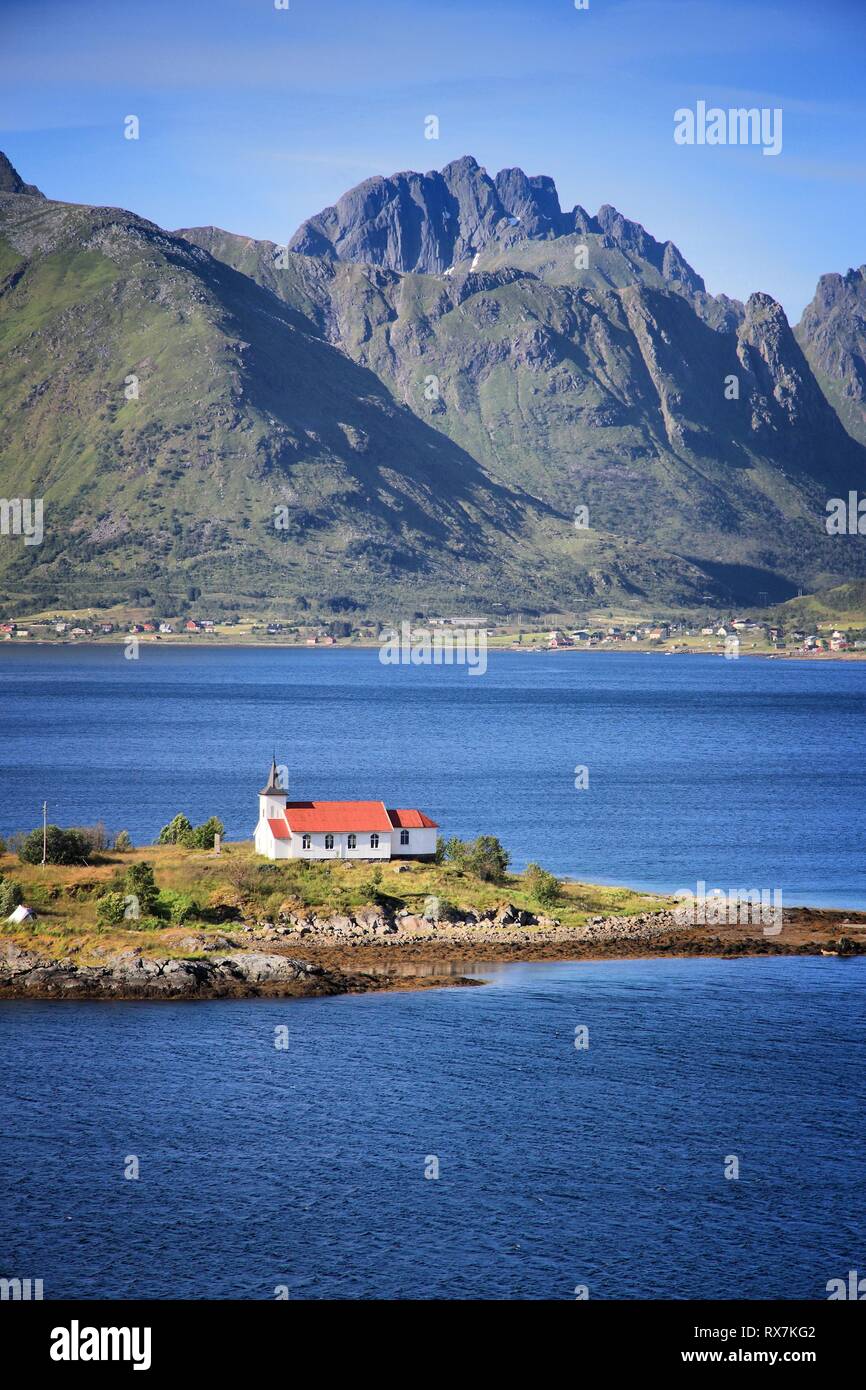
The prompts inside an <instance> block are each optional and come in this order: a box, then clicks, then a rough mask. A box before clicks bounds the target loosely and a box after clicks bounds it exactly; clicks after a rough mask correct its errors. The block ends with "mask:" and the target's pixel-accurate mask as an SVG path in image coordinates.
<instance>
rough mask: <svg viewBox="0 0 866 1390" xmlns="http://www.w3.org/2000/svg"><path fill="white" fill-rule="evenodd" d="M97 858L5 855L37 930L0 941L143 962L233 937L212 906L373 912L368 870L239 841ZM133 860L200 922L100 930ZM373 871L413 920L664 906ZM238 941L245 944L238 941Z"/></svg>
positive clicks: (573, 891)
mask: <svg viewBox="0 0 866 1390" xmlns="http://www.w3.org/2000/svg"><path fill="white" fill-rule="evenodd" d="M101 859H102V862H100V863H98V864H94V865H93V866H92V867H80V868H65V867H58V866H54V865H48V866H47V867H46V868H44V869H43V868H42V867H41V865H28V864H22V863H20V861H19V860H18V859H17V858H16V857H14V856H12V855H11V854H6V855H3V856H0V873H2V874H3V875H4V876H5V877H7V878H12V879H15V880H17V882H19V883H20V884H21V887H22V889H23V892H24V900H25V902H26V903H28V904H29V905H31V906H34V907H35V908H36V909H37V914H38V917H37V921H36V923H35V924H33V925H31V926H29V927H23V928H21V927H11V926H7V925H3V926H2V927H0V938H2V939H5V940H9V939H11V940H14V941H15V942H16V943H17V944H19V945H20V946H22V947H28V948H30V949H34V950H37V951H40V952H43V953H45V954H48V955H58V954H59V955H73V956H74V957H75V959H76V960H78V961H80V962H82V963H83V962H87V963H96V962H98V960H99V959H100V954H99V953H100V952H108V953H113V952H116V951H119V950H125V949H130V948H133V947H137V948H140V949H141V950H142V951H143V952H144V953H145V954H147V955H165V954H168V955H174V954H178V955H186V954H187V952H186V951H184V950H183V949H182V948H181V946H180V944H179V943H180V942H181V941H182V940H183V939H184V938H185V937H189V936H191V935H199V934H203V935H205V936H207V935H213V936H216V935H220V936H222V935H226V934H228V935H229V936H231V935H232V932H233V931H234V932H237V930H238V923H237V922H232V921H227V922H218V921H215V920H213V918H214V916H215V909H214V907H213V904H214V903H219V904H222V905H228V906H231V907H233V908H236V910H237V911H238V912H239V913H241V914H242V916H243V918H244V919H245V920H247V921H249V922H254V921H256V920H259V919H262V918H265V917H268V916H269V915H270V916H271V918H273V917H274V916H275V915H276V913H277V911H278V909H279V908H280V906H282V905H287V906H288V907H290V908H292V909H293V910H296V911H302V910H304V909H305V908H307V909H311V910H315V911H316V912H318V913H319V915H322V914H326V913H350V912H351V911H352V910H353V909H354V908H358V907H362V906H372V905H374V904H373V896H374V895H373V892H371V875H372V871H373V867H374V866H373V865H371V864H359V863H347V862H345V861H343V862H333V861H331V862H328V863H316V862H304V861H291V862H288V863H286V862H283V863H271V862H270V861H268V860H265V859H262V858H261V857H260V856H257V855H256V854H255V853H254V851H253V849H252V847H251V846H250V845H249V844H245V843H244V844H231V845H227V846H225V847H224V852H223V854H222V855H220V856H219V857H215V856H213V855H212V854H211V853H210V852H208V851H203V850H186V849H182V848H179V847H177V846H171V845H164V846H163V845H160V846H149V847H143V848H140V849H136V850H133V851H132V852H131V853H130V854H114V853H106V854H105V855H103V856H101ZM140 860H147V861H148V862H150V863H151V864H152V865H153V866H154V870H155V875H156V882H157V886H158V888H159V889H160V895H161V901H162V903H163V905H164V906H165V907H166V908H167V907H168V905H169V904H170V903H171V902H173V901H187V902H188V901H191V900H194V901H195V902H196V903H198V904H199V905H200V907H201V912H200V914H197V915H195V916H194V917H193V919H192V920H190V921H187V922H184V923H183V924H182V925H177V926H175V925H171V924H170V923H169V922H166V923H165V924H164V925H161V926H156V927H149V928H147V929H144V930H142V929H141V928H136V927H134V926H127V924H125V923H124V924H121V925H120V926H117V927H110V926H106V927H102V926H100V925H99V924H98V922H97V919H96V905H97V901H98V897H99V894H100V891H102V890H104V889H105V888H106V887H107V886H108V884H109V883H110V882H111V880H112V879H113V878H114V876H115V874H116V873H117V872H123V871H124V870H125V868H126V867H127V865H129V864H130V863H133V862H136V861H140ZM381 867H382V869H383V872H382V877H381V882H380V883H379V884H378V885H376V887H377V890H378V891H379V892H381V893H383V894H387V895H388V897H389V898H390V899H393V900H394V902H395V903H396V904H401V903H402V904H405V906H406V907H407V908H408V909H409V911H410V912H412V913H415V914H418V915H421V913H423V910H424V904H425V902H426V900H427V899H428V898H429V897H431V896H436V897H439V898H440V899H443V900H445V901H447V902H450V903H452V904H453V905H454V906H456V907H458V908H465V907H472V908H475V909H476V910H480V911H482V912H483V911H484V910H486V909H489V908H493V909H496V908H498V907H501V906H503V905H504V904H505V903H512V904H513V905H514V906H515V907H518V908H521V909H522V910H524V911H529V912H533V913H536V914H537V915H543V916H550V917H556V918H558V919H559V920H560V921H561V922H563V923H565V924H567V925H575V926H576V925H579V924H580V923H581V922H584V921H585V920H586V918H587V916H594V915H604V914H609V913H616V914H625V915H631V914H634V913H639V912H646V911H651V910H653V909H655V908H660V907H662V906H664V905H665V903H664V901H663V900H662V899H659V898H656V897H653V896H650V895H647V894H643V893H637V892H634V891H633V890H631V889H629V888H616V887H605V886H598V885H593V884H586V883H572V882H566V883H563V885H562V895H561V899H560V901H559V902H558V903H556V904H555V905H554V906H552V907H548V908H542V907H540V906H539V904H538V903H537V902H536V900H535V899H534V897H533V895H532V893H531V891H530V890H529V887H528V885H527V883H526V881H525V879H524V877H523V876H522V875H520V874H509V875H508V876H507V877H506V879H505V881H504V882H503V883H502V884H491V883H486V882H482V881H481V880H480V879H478V878H476V877H475V876H474V875H473V874H470V873H468V872H465V871H461V870H459V869H457V868H455V867H454V866H453V865H450V864H442V865H440V864H421V863H413V864H410V867H409V871H408V872H404V873H396V872H395V870H394V868H393V867H388V866H385V865H383V866H381ZM238 939H239V941H241V942H242V941H243V937H242V936H241V937H239V938H238Z"/></svg>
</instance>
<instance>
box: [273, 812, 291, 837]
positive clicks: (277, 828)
mask: <svg viewBox="0 0 866 1390" xmlns="http://www.w3.org/2000/svg"><path fill="white" fill-rule="evenodd" d="M268 825H269V826H270V827H271V830H272V832H273V836H274V839H275V840H288V839H291V833H292V832H291V831H290V830H289V827H288V826H287V825H286V822H285V821H284V820H271V819H270V817H269V818H268Z"/></svg>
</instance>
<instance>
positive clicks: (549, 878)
mask: <svg viewBox="0 0 866 1390" xmlns="http://www.w3.org/2000/svg"><path fill="white" fill-rule="evenodd" d="M526 885H527V887H528V889H529V891H530V893H531V894H532V896H533V897H534V898H535V901H536V902H537V903H539V904H540V905H541V906H542V907H553V905H554V903H556V902H557V901H558V900H559V895H560V893H561V891H562V885H561V884H560V882H559V879H558V878H556V877H555V875H554V874H551V873H548V871H547V869H542V867H541V865H540V864H527V866H526Z"/></svg>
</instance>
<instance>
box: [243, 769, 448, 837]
mask: <svg viewBox="0 0 866 1390" xmlns="http://www.w3.org/2000/svg"><path fill="white" fill-rule="evenodd" d="M279 781H280V779H279V773H278V770H277V764H276V759H274V761H273V762H272V763H271V772H270V776H269V777H268V784H267V786H266V787H263V789H262V790H261V791H260V792H259V819H258V824H257V825H256V836H255V843H256V853H257V854H264V855H266V856H267V858H268V859H377V860H381V859H432V858H433V856H434V855H435V853H436V831H437V830H438V829H439V827H438V825H437V824H436V822H435V821H433V820H431V819H430V817H429V816H425V814H424V812H423V811H416V810H405V809H404V810H389V809H388V808H387V807H386V806H385V803H384V801H289V799H288V792H287V791H286V790H285V789H284V788H283V787H281V786H280V785H279Z"/></svg>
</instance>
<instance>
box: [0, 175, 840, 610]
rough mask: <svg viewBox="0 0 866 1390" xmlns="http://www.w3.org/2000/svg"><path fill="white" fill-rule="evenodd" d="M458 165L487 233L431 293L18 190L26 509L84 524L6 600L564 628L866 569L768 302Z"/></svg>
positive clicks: (12, 359) (425, 244) (1, 223)
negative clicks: (608, 603)
mask: <svg viewBox="0 0 866 1390" xmlns="http://www.w3.org/2000/svg"><path fill="white" fill-rule="evenodd" d="M7 163H8V161H7ZM455 163H456V164H459V166H460V167H459V168H454V169H451V171H450V172H449V173H448V175H447V178H443V180H442V183H443V186H445V187H449V186H450V190H451V192H450V194H449V196H452V197H454V198H455V199H456V201H457V205H458V207H460V208H464V209H467V208H468V212H467V214H466V217H467V219H468V220H467V221H466V222H465V224H462V223H461V224H460V225H457V226H451V227H449V228H448V232H447V236H448V241H447V246H448V248H449V254H450V253H451V252H453V251H454V249H455V248H456V249H458V250H459V252H460V259H458V261H457V263H456V264H455V263H452V264H451V265H449V266H447V267H446V268H445V269H444V270H443V271H441V272H439V271H437V272H435V273H428V272H426V271H423V272H422V271H418V270H417V269H415V270H411V271H401V270H397V269H395V268H392V267H391V266H388V265H374V264H371V263H370V262H367V261H358V260H353V259H351V257H346V258H343V257H341V256H338V255H336V254H335V253H334V247H333V246H332V247H331V252H330V253H329V254H315V255H314V254H310V253H309V252H307V251H298V250H294V251H289V252H286V250H285V248H280V247H278V246H276V245H274V244H273V243H266V242H258V241H256V240H255V239H253V238H249V237H243V236H240V235H237V234H232V233H225V232H223V231H221V230H220V229H219V228H215V227H205V228H186V229H183V230H182V231H180V232H175V233H171V232H166V231H164V230H163V229H161V228H159V227H158V226H156V224H154V223H151V222H148V221H147V219H143V218H140V217H138V216H137V215H136V214H134V213H129V212H126V211H124V210H121V209H109V208H89V207H85V206H83V205H78V204H65V203H64V204H60V203H55V202H52V201H51V200H49V199H45V198H44V197H43V195H42V194H41V193H39V192H38V190H34V189H33V186H32V185H25V184H24V182H23V180H22V179H21V178H20V176H19V175H18V174H17V172H16V171H15V170H14V169H12V166H11V165H9V169H10V170H11V171H12V173H11V174H10V175H7V176H6V182H7V184H9V185H11V186H10V187H8V188H7V189H6V190H5V191H0V346H2V347H3V350H4V352H3V368H2V373H0V406H2V414H3V417H4V418H3V424H2V426H0V491H4V492H5V494H6V495H7V496H10V495H16V492H17V493H18V494H20V493H21V492H23V491H24V490H25V485H26V488H27V489H29V491H30V492H31V493H32V494H35V493H36V490H38V489H42V491H43V492H44V495H45V497H46V505H50V506H51V507H52V508H53V509H54V514H55V516H60V517H61V518H62V520H63V525H64V527H65V528H66V530H65V532H64V534H63V535H58V534H57V532H55V533H54V534H53V535H52V537H51V539H50V541H47V542H46V546H45V547H31V548H29V549H28V551H27V552H26V553H25V552H24V551H23V550H22V549H20V548H19V550H18V551H17V553H14V554H13V553H12V552H10V550H9V548H8V547H7V548H6V549H5V550H4V552H3V554H2V555H0V593H2V592H5V593H6V595H7V598H8V596H9V595H10V594H12V593H14V592H24V591H28V586H29V591H30V592H32V593H33V594H34V596H35V595H36V594H37V593H39V594H42V595H43V596H44V595H45V594H47V593H56V594H60V593H61V592H72V590H73V589H74V591H75V595H76V601H80V598H79V596H81V598H83V597H85V596H86V595H87V594H88V593H89V594H90V595H91V596H94V595H95V596H101V599H106V600H107V598H108V597H109V596H112V595H114V596H116V594H118V593H122V592H124V591H129V590H131V589H132V588H135V587H137V588H138V589H139V590H141V589H145V590H148V591H149V592H151V593H153V592H155V591H156V592H159V591H160V590H164V589H165V587H166V585H167V584H171V585H173V587H174V588H175V589H178V590H182V591H184V592H187V591H189V592H203V593H205V594H208V595H210V596H211V597H212V598H213V600H214V601H215V602H222V603H226V604H230V603H231V601H232V598H233V596H234V597H236V598H237V600H238V601H242V602H243V603H244V604H246V605H247V606H249V605H252V604H255V603H256V602H260V601H262V600H264V599H267V600H268V601H269V602H274V601H277V600H278V599H279V596H280V594H283V595H284V597H285V602H286V604H287V605H288V606H289V607H291V606H292V605H298V604H302V603H309V602H310V601H311V600H312V601H314V602H316V601H321V602H322V603H323V604H325V605H327V603H328V602H330V601H331V600H336V599H339V600H340V602H343V600H344V599H346V597H347V596H348V601H349V602H350V603H351V604H353V605H354V606H356V607H357V608H358V609H359V610H364V611H370V612H374V611H378V612H380V613H381V612H384V611H386V609H387V610H388V611H390V612H394V611H395V610H394V608H393V604H394V603H395V602H397V603H403V604H404V605H405V603H406V602H409V603H411V602H412V600H413V599H414V602H415V603H416V604H417V606H418V607H419V608H421V609H423V608H425V607H426V608H429V607H430V606H431V605H436V606H444V605H446V604H447V605H449V606H452V607H454V606H457V607H463V606H464V605H465V603H467V602H468V603H477V604H478V605H481V606H484V605H488V606H489V605H493V606H494V607H495V606H496V605H497V604H499V605H502V604H505V605H506V606H508V607H510V608H518V607H522V608H524V609H530V608H532V607H536V608H538V607H539V606H540V607H541V608H542V609H547V610H550V611H553V610H556V609H560V610H562V609H563V608H569V607H571V608H577V607H578V606H579V605H581V604H582V603H584V602H586V601H589V600H590V599H596V600H597V599H598V598H599V597H610V596H618V597H619V598H620V599H623V600H625V601H627V602H631V603H637V602H643V603H648V602H650V603H651V602H663V603H665V604H669V605H670V604H673V605H690V606H696V605H699V604H700V603H701V602H703V601H712V602H715V603H718V602H721V601H724V600H725V599H726V598H727V599H729V600H731V601H736V602H745V601H747V599H748V597H749V595H750V594H755V593H760V592H762V591H763V592H766V593H768V594H772V596H773V597H774V598H780V599H781V598H786V597H788V596H790V595H791V594H793V593H796V591H797V589H798V588H799V587H803V586H807V587H810V588H812V587H814V588H818V587H825V588H826V587H829V586H830V585H832V584H834V583H839V582H841V581H842V580H844V579H846V578H850V577H856V576H857V575H860V574H862V573H866V569H864V563H866V562H864V556H863V546H862V544H860V543H859V542H858V539H857V538H832V539H831V538H829V537H827V535H826V532H825V529H824V527H823V505H824V500H825V498H826V495H827V489H828V487H833V488H835V489H837V490H839V491H841V490H842V489H844V488H845V487H847V486H848V485H849V484H850V483H851V482H852V480H854V479H855V478H858V479H859V478H861V477H862V476H863V473H864V460H866V451H864V450H863V448H862V447H861V446H860V445H859V444H858V443H856V442H855V441H854V440H852V439H851V438H850V437H849V435H848V434H846V432H845V430H844V429H843V428H842V426H841V424H840V422H839V419H838V417H837V414H836V412H835V411H834V410H833V409H832V408H831V406H830V405H829V404H828V399H827V396H826V392H825V391H824V390H823V389H822V388H821V386H820V385H819V382H818V380H817V376H816V374H815V373H813V371H812V368H811V366H810V364H809V361H808V359H807V356H806V355H805V354H804V350H803V348H802V347H801V345H800V344H799V343H798V340H797V338H796V337H795V335H794V333H793V332H792V330H791V328H790V325H788V322H787V319H786V318H785V315H784V312H783V311H782V309H781V307H780V306H779V305H777V304H776V303H775V301H773V300H772V298H771V297H770V296H767V295H761V294H757V295H752V296H750V298H749V300H748V301H747V303H746V304H745V305H743V304H740V303H739V302H738V301H735V300H729V299H727V298H726V297H725V296H716V297H713V296H709V295H707V293H706V291H705V289H704V287H703V281H702V280H701V278H700V276H698V275H697V273H696V272H695V271H693V270H692V269H691V267H689V266H688V265H687V263H686V262H685V261H684V260H683V259H682V257H680V255H679V253H678V252H677V251H676V248H675V247H674V246H673V243H671V242H668V243H660V242H657V241H656V240H655V239H654V238H652V237H651V236H650V235H649V234H648V233H646V232H645V231H644V229H643V228H642V227H640V226H639V224H637V223H631V222H629V221H628V220H627V219H625V218H622V217H621V215H620V214H619V213H617V212H616V210H615V209H613V208H611V207H610V206H609V205H605V206H604V207H603V208H602V209H600V210H599V214H598V216H597V217H596V218H595V219H590V218H589V216H588V215H587V214H585V213H583V211H582V210H581V209H575V210H573V212H572V213H571V214H563V213H562V210H561V209H560V208H559V199H558V195H557V193H556V189H555V185H554V184H553V181H552V180H550V179H548V178H547V177H546V176H543V175H540V176H532V177H529V176H526V175H524V174H523V172H522V171H521V170H517V169H509V170H503V171H500V174H499V175H497V176H496V179H495V180H490V179H489V178H488V176H487V175H486V174H485V173H484V171H482V170H480V167H479V166H478V165H477V164H476V162H475V161H474V160H469V161H457V162H455ZM448 168H449V166H446V170H447V169H448ZM13 175H14V178H13V177H12V176H13ZM394 177H395V178H399V177H400V176H394ZM419 177H420V178H424V177H426V176H419ZM373 182H374V183H375V181H373ZM362 187H363V185H362ZM437 188H439V184H436V185H435V188H434V189H433V190H432V192H431V189H430V188H427V189H426V190H423V192H424V198H432V196H433V193H434V192H435V191H436V189H437ZM440 191H441V190H440ZM350 192H352V191H351V190H350ZM416 192H417V190H416ZM381 194H382V190H381V188H380V189H379V191H378V192H377V194H376V198H378V200H379V202H378V204H376V205H377V206H388V204H389V198H388V197H385V199H384V203H383V202H382V196H381ZM347 196H348V195H347ZM401 196H402V195H401ZM423 202H424V199H423V198H422V200H421V203H416V204H415V207H416V209H417V208H419V207H421V206H422V204H423ZM356 204H357V200H356ZM374 204H375V199H374ZM506 204H507V205H508V206H510V207H511V208H518V209H520V211H519V212H517V213H509V214H508V216H514V217H519V218H520V222H519V223H514V224H508V223H507V222H506V224H505V225H502V218H501V217H500V216H499V210H500V209H501V208H503V207H505V206H506ZM440 211H441V209H440ZM578 214H579V216H578ZM413 215H414V214H413ZM461 216H462V214H461ZM389 218H390V213H389V214H388V217H386V218H385V222H384V224H383V227H380V228H379V231H380V232H381V233H382V236H381V237H380V242H379V245H380V248H384V249H383V251H382V254H385V252H386V251H388V247H389V245H391V246H392V247H394V246H397V247H398V248H399V249H400V254H401V255H402V254H403V253H404V251H405V253H406V254H407V255H409V256H410V257H414V261H415V263H416V264H417V261H418V255H419V254H421V251H420V250H419V248H426V249H424V250H423V254H424V255H427V256H434V255H435V256H439V257H440V259H441V255H440V253H441V250H442V247H443V246H444V245H445V244H446V243H444V242H441V241H437V237H438V236H439V232H440V231H441V227H440V228H439V229H438V230H437V228H436V227H433V228H432V230H431V228H429V227H428V228H424V229H422V230H421V232H420V233H419V235H418V236H416V240H415V242H414V243H410V240H408V239H406V238H404V237H403V236H402V230H400V229H399V228H398V230H400V235H399V236H397V240H396V241H394V240H393V238H394V236H396V235H397V232H396V231H395V226H396V225H397V224H394V225H391V224H390V222H389ZM563 218H566V219H567V220H566V223H563V222H562V220H561V219H563ZM568 219H571V220H572V221H573V222H574V227H575V230H572V231H566V230H563V227H564V226H566V225H569V223H568ZM578 222H579V226H578ZM308 225H309V223H305V224H303V227H307V226H308ZM354 225H355V227H356V232H357V235H356V236H355V238H354V240H351V239H350V245H351V247H352V248H354V250H356V251H357V250H358V249H359V248H360V247H361V245H362V242H363V236H362V232H361V223H360V222H356V224H354ZM383 228H384V230H383ZM302 230H303V228H302V229H299V233H300V232H302ZM415 230H416V232H418V227H417V226H416V228H415ZM488 233H489V235H488ZM530 233H532V234H530ZM389 236H390V237H391V238H392V240H391V242H389V240H388V238H389ZM480 241H483V244H482V245H480V246H476V243H477V242H480ZM437 248H438V249H437ZM470 253H471V255H470ZM584 253H586V254H584ZM578 262H580V264H579V265H578ZM584 262H585V264H584ZM807 346H808V344H807ZM732 374H733V375H734V376H735V377H736V378H737V380H738V384H739V386H740V387H741V388H742V390H741V393H740V395H739V397H738V400H737V401H736V402H732V401H728V400H726V399H725V395H724V390H723V387H724V382H725V381H726V380H727V379H728V378H729V377H730V376H731V375H732ZM130 377H132V378H134V379H135V380H136V381H137V382H138V383H139V384H140V387H141V391H140V397H139V399H138V400H137V401H136V402H135V403H133V402H130V401H128V400H127V399H126V398H125V397H124V392H123V387H124V382H125V381H128V380H129V379H130ZM431 381H435V383H436V389H435V391H432V392H431V388H430V383H431ZM202 488H204V489H205V493H206V494H207V493H209V496H205V497H203V496H202V493H201V489H202ZM582 506H588V508H589V514H590V525H589V527H588V529H586V530H581V529H580V528H577V527H576V526H575V524H574V517H575V515H576V512H577V509H578V508H579V507H582ZM275 507H282V508H283V509H284V511H285V514H286V525H285V528H284V529H283V531H282V532H281V533H280V534H278V535H276V534H274V529H273V512H274V509H275ZM840 539H842V544H841V545H839V544H834V543H833V541H836V542H838V541H839V540H840ZM849 542H851V543H850V544H849ZM124 570H126V572H128V573H129V575H130V577H129V578H126V577H125V574H124ZM849 571H850V574H849Z"/></svg>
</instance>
